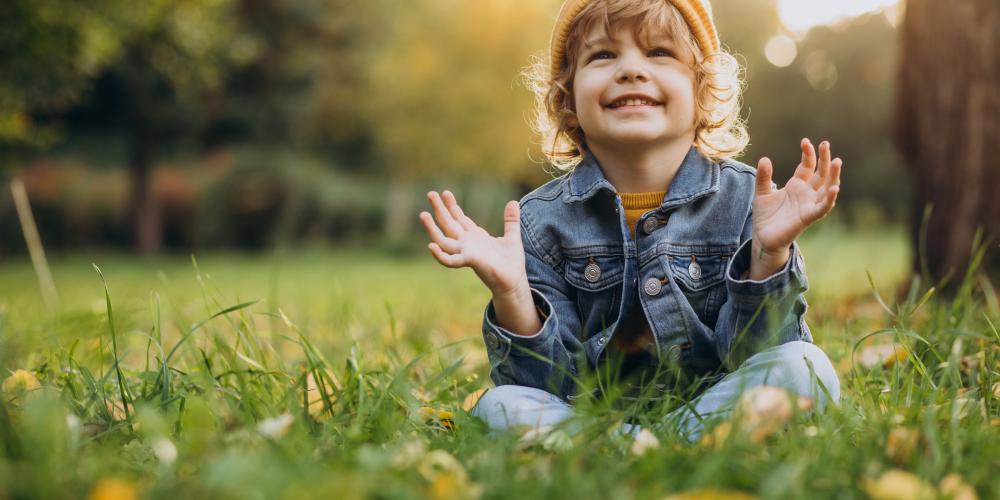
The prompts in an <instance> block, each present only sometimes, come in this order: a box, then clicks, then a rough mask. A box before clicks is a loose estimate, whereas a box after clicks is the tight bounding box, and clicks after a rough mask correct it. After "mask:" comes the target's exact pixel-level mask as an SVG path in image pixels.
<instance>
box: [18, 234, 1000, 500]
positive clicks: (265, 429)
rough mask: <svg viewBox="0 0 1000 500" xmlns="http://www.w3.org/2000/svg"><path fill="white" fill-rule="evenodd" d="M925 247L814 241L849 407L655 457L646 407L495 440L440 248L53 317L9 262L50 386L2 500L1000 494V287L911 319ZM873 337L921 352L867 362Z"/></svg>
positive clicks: (236, 258) (266, 265) (336, 260)
mask: <svg viewBox="0 0 1000 500" xmlns="http://www.w3.org/2000/svg"><path fill="white" fill-rule="evenodd" d="M902 238H903V236H902V233H899V232H896V231H887V232H884V233H879V234H856V233H850V232H847V231H837V230H833V229H831V230H827V231H824V232H820V233H817V234H815V235H811V236H810V238H809V239H806V240H804V241H803V242H802V246H803V248H804V251H805V253H806V258H807V267H808V271H809V277H810V282H811V285H812V288H811V290H810V292H809V298H810V302H811V308H810V311H809V320H810V325H811V326H812V329H813V332H814V336H815V337H816V340H817V343H818V344H820V345H821V346H822V347H823V348H824V349H825V350H827V352H828V353H830V355H831V357H833V358H834V361H835V363H837V364H838V367H839V368H840V369H841V370H842V374H841V377H842V383H843V388H844V394H843V398H844V399H843V401H842V404H841V405H840V406H839V407H838V408H835V409H832V410H830V411H828V412H826V413H824V414H822V415H814V414H800V415H797V416H796V417H794V420H793V422H792V423H791V424H790V425H788V426H787V427H786V428H785V429H784V430H783V431H782V432H779V433H778V434H776V435H773V436H770V437H769V438H767V439H766V440H764V441H762V442H751V441H750V440H747V439H744V438H743V437H741V434H740V433H731V434H729V436H728V437H726V438H725V439H721V440H719V441H718V442H717V443H715V444H714V445H711V446H707V445H704V444H698V443H696V444H689V443H685V442H682V441H681V440H679V438H677V437H676V436H673V435H672V434H670V433H662V434H658V435H657V437H658V438H659V443H660V445H659V448H658V449H656V450H655V451H653V452H651V453H647V454H645V455H642V456H635V455H634V454H632V453H631V452H630V446H631V444H632V443H631V442H630V441H628V440H626V439H623V438H621V437H618V436H615V435H613V434H611V433H608V432H606V431H607V429H611V428H614V426H615V422H617V421H619V420H621V419H622V418H623V416H624V413H623V411H622V410H613V409H609V408H607V407H605V406H602V405H596V406H595V407H594V408H588V409H586V410H582V413H584V414H585V415H583V419H584V420H583V421H584V422H586V423H587V426H586V430H585V431H584V432H583V433H582V434H580V435H576V436H567V435H560V434H555V435H551V436H549V438H548V439H545V440H541V441H537V442H533V441H525V440H523V439H522V438H521V437H520V436H518V435H516V434H510V435H490V434H489V433H488V432H486V430H485V429H484V428H483V426H482V424H481V423H479V422H478V421H477V420H476V419H474V418H472V417H470V416H469V415H467V414H466V413H465V412H463V411H462V410H461V405H462V401H463V399H464V398H465V397H466V396H467V395H468V394H470V393H472V392H473V391H475V390H478V389H481V388H483V387H487V386H488V385H489V383H488V377H487V371H486V366H485V354H484V352H483V351H484V348H483V347H482V341H481V339H480V336H479V323H480V320H481V314H482V306H483V305H484V303H485V301H486V300H487V299H488V295H487V293H486V291H485V290H484V289H482V287H481V286H480V285H479V284H478V282H477V281H476V278H475V276H474V275H473V274H472V273H471V272H468V271H464V272H453V271H449V270H446V269H444V268H441V267H439V266H437V265H436V264H434V262H433V261H432V259H430V257H429V256H426V255H420V256H413V257H399V256H391V255H387V254H382V253H379V252H366V251H361V250H344V251H334V252H324V251H320V250H309V251H300V252H295V253H290V254H287V255H277V256H263V257H262V256H251V255H241V254H211V255H205V256H199V257H198V259H197V263H196V264H195V263H193V262H192V260H191V259H190V258H188V257H165V258H158V259H153V260H141V259H136V258H132V257H127V256H121V255H111V254H92V255H87V254H73V255H65V256H56V257H55V258H53V274H54V276H55V279H56V282H57V285H58V287H59V292H60V298H61V306H60V308H59V310H58V311H57V312H55V313H52V314H48V313H46V312H45V309H44V307H43V305H42V302H41V299H40V296H39V294H38V291H37V286H36V285H35V281H34V274H33V272H32V270H31V267H30V264H29V263H28V262H27V261H26V260H14V261H7V262H3V263H0V370H2V375H3V376H4V377H6V376H7V375H8V374H9V373H11V372H12V371H13V370H15V369H19V368H22V369H26V370H29V371H30V372H32V374H33V375H34V376H36V377H37V379H38V380H39V381H40V388H38V389H36V390H32V391H29V392H27V393H22V392H19V391H16V390H10V391H7V392H5V393H4V394H3V399H2V401H3V402H2V405H0V498H5V497H10V498H21V497H42V498H61V497H77V496H82V495H86V494H88V493H89V492H93V493H110V492H111V491H110V489H112V488H113V487H115V486H116V485H117V486H118V487H120V488H124V489H125V490H130V491H134V492H136V493H138V494H140V495H145V496H150V497H170V498H174V497H177V496H180V497H212V498H284V497H288V498H297V497H302V496H308V497H328V498H329V497H332V498H353V497H357V498H371V497H376V498H422V497H434V498H469V497H475V496H477V495H478V496H481V497H482V498H521V497H531V498H535V497H555V498H604V497H613V498H650V497H653V498H659V497H662V496H664V495H666V494H668V493H673V492H683V491H690V490H700V489H703V488H708V487H711V488H717V489H724V490H733V491H742V492H747V493H750V494H754V495H758V496H760V497H763V498H787V497H808V498H833V497H836V498H865V497H866V495H867V494H866V491H871V489H870V487H869V488H868V489H866V484H870V482H871V481H874V480H876V479H878V478H879V477H882V474H883V473H884V472H885V471H888V470H892V469H902V470H906V471H909V472H912V473H913V474H914V475H915V476H916V477H919V478H922V480H924V481H925V482H927V483H929V484H931V485H934V486H935V487H936V486H937V485H938V484H939V483H940V481H941V480H942V479H943V478H944V477H946V476H947V475H949V474H953V473H954V474H959V475H960V476H961V478H962V480H963V481H964V482H965V483H967V484H969V485H971V486H972V487H974V488H975V489H976V490H977V491H978V494H979V497H980V498H995V497H996V496H997V495H1000V479H998V477H997V475H996V459H995V457H997V456H1000V435H998V434H1000V433H998V432H997V431H998V427H997V419H998V416H1000V410H998V408H1000V401H998V400H997V395H996V394H995V391H996V384H997V383H998V382H1000V374H998V371H1000V350H998V343H1000V334H998V333H997V331H996V328H995V326H997V325H1000V312H998V310H997V305H996V296H995V293H994V292H993V291H992V290H991V289H990V288H989V285H988V282H987V281H986V280H984V279H978V278H977V277H975V276H974V277H972V278H970V279H968V280H967V284H968V286H967V287H966V288H964V289H963V290H962V291H961V292H960V293H959V294H958V295H957V296H956V297H955V298H953V299H944V298H939V297H937V296H936V295H935V294H933V293H932V294H931V295H930V298H929V299H928V300H926V301H924V300H922V299H923V295H922V294H921V293H914V294H913V295H912V296H911V297H909V298H908V299H906V300H903V301H901V302H902V303H901V304H899V305H897V304H895V302H894V301H892V300H891V299H890V298H889V297H891V295H892V291H893V290H895V289H897V286H898V285H899V281H900V280H901V279H903V277H904V276H905V272H906V269H908V267H909V264H908V259H909V257H908V256H907V255H906V253H905V251H904V248H905V245H904V243H903V240H902ZM92 263H94V264H97V265H98V266H99V267H100V269H101V271H102V273H103V276H104V278H105V279H106V280H107V296H106V295H105V288H104V283H102V281H101V278H100V277H99V275H98V273H97V272H96V271H95V269H94V268H93V267H91V264H92ZM866 270H868V271H870V272H871V274H872V275H873V279H874V281H875V283H876V284H877V285H878V286H879V288H880V290H879V291H880V293H881V295H882V297H883V300H884V301H885V302H886V303H887V304H886V308H885V309H883V307H882V306H881V305H880V304H879V303H878V302H877V301H875V300H873V299H870V297H872V293H871V290H870V286H869V284H868V278H867V277H866ZM109 318H110V319H111V321H109ZM871 334H874V335H873V338H872V339H870V340H869V341H871V340H877V341H891V340H895V341H897V342H901V343H903V344H905V345H907V346H908V348H909V349H910V350H911V351H912V355H911V356H909V357H908V358H907V359H906V360H905V361H904V362H902V363H897V364H894V365H892V366H891V367H890V368H880V367H876V368H873V369H862V368H859V367H857V366H853V365H852V364H851V354H852V351H853V350H854V349H855V347H856V346H857V344H858V342H859V341H860V340H862V339H863V338H864V337H865V336H867V335H871ZM861 347H862V346H858V348H859V349H860V348H861ZM115 353H117V354H115ZM165 359H168V360H169V361H167V362H166V363H164V362H163V360H165ZM309 378H311V379H312V380H315V381H316V385H317V386H318V389H317V390H316V391H314V392H313V393H311V394H313V395H314V396H313V397H312V406H309V405H308V404H307V403H308V402H309V400H308V399H307V396H306V393H305V388H306V386H307V383H308V381H307V379H309ZM123 400H125V401H128V402H129V403H130V404H127V405H123V404H122V401H123ZM424 407H430V408H433V409H434V410H435V412H441V411H450V412H451V413H452V416H451V417H450V418H443V419H442V418H441V413H435V414H436V415H437V417H432V418H428V417H426V416H425V413H424V412H422V411H421V408H424ZM894 429H896V431H894ZM899 429H905V430H906V431H905V433H909V434H907V435H913V436H917V437H916V439H915V440H914V441H913V442H912V451H911V452H909V453H902V452H899V451H898V449H899V447H898V446H897V445H895V444H893V445H887V443H888V441H889V439H890V437H889V436H890V434H893V435H894V436H899V435H903V434H905V433H903V434H901V431H899ZM894 432H895V433H894ZM894 450H895V451H894Z"/></svg>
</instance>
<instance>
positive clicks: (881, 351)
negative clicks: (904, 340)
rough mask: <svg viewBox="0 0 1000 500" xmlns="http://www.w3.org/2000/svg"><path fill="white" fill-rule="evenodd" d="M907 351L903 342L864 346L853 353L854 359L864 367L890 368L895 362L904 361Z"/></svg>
mask: <svg viewBox="0 0 1000 500" xmlns="http://www.w3.org/2000/svg"><path fill="white" fill-rule="evenodd" d="M906 357H907V351H906V347H904V346H903V344H900V343H898V342H893V343H891V344H877V345H870V346H867V347H864V348H863V349H861V350H860V351H858V352H857V353H856V354H855V355H854V360H855V362H856V363H858V364H859V365H861V366H863V367H865V368H875V367H876V366H881V367H882V368H892V366H893V365H895V364H896V363H902V362H903V361H906Z"/></svg>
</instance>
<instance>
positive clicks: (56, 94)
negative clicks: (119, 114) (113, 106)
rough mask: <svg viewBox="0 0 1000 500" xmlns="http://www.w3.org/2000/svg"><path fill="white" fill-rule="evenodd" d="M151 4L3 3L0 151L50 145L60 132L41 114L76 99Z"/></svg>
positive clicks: (108, 0) (102, 0) (113, 0)
mask: <svg viewBox="0 0 1000 500" xmlns="http://www.w3.org/2000/svg"><path fill="white" fill-rule="evenodd" d="M151 10H152V6H151V4H149V3H146V2H142V3H138V4H135V5H132V2H129V1H127V0H93V1H89V2H77V1H74V0H49V1H45V2H37V1H33V0H6V1H4V2H2V3H0V148H2V149H0V151H3V152H5V153H6V154H7V155H8V156H9V155H10V154H11V153H12V152H14V151H24V150H26V149H29V148H33V147H44V146H48V145H51V144H52V143H53V142H54V141H55V140H56V139H57V138H58V136H59V130H58V128H57V127H54V126H50V125H49V124H47V123H44V121H43V122H42V123H39V121H38V120H37V116H36V115H38V114H46V113H51V112H58V111H60V110H63V109H66V108H68V107H69V106H71V105H72V104H73V103H74V102H76V101H77V100H78V99H79V98H80V97H81V95H82V94H83V92H84V91H86V90H87V89H88V88H89V85H90V83H91V80H92V78H94V77H95V76H96V75H97V74H98V73H99V72H100V71H101V70H102V69H103V68H104V67H105V66H106V65H107V64H108V63H110V62H111V61H113V60H114V59H115V58H116V57H118V55H119V53H120V51H121V47H122V41H123V40H124V39H125V38H127V37H128V36H130V34H131V33H132V32H134V31H135V30H137V29H138V28H139V27H140V26H141V25H142V24H143V22H144V20H145V19H146V17H147V16H148V15H149V13H150V11H151Z"/></svg>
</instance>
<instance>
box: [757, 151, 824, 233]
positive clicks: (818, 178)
mask: <svg viewBox="0 0 1000 500" xmlns="http://www.w3.org/2000/svg"><path fill="white" fill-rule="evenodd" d="M801 147H802V161H801V162H800V163H799V166H798V167H796V168H795V173H794V174H793V175H792V178H791V179H789V180H788V182H787V183H786V184H785V186H784V187H782V188H781V189H774V188H773V186H772V182H771V177H772V175H773V172H774V168H773V166H772V165H771V160H770V159H768V158H761V160H760V162H759V163H758V165H757V187H756V194H755V195H754V200H753V232H754V238H755V239H756V240H757V241H758V243H759V244H760V245H761V246H762V248H763V249H764V250H765V251H776V250H780V249H782V248H787V247H788V246H789V245H791V244H792V242H793V241H795V239H796V238H797V237H798V236H799V235H800V234H802V232H803V231H805V229H806V228H807V227H809V225H811V224H812V223H813V222H816V221H817V220H819V219H822V218H823V217H824V216H825V215H826V214H828V213H830V210H832V209H833V206H834V204H835V203H836V201H837V194H838V193H839V192H840V170H841V167H842V166H843V162H842V161H841V160H840V158H836V159H833V160H831V159H830V144H829V143H828V142H826V141H824V142H823V143H821V144H820V147H819V160H818V162H817V158H816V150H815V148H813V145H812V143H811V142H809V139H802V143H801Z"/></svg>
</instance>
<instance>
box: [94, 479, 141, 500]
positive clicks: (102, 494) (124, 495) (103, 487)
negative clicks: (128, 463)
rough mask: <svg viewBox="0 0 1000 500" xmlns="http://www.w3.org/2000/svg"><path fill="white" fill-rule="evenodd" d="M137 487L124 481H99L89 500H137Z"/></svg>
mask: <svg viewBox="0 0 1000 500" xmlns="http://www.w3.org/2000/svg"><path fill="white" fill-rule="evenodd" d="M137 497H138V495H137V494H136V491H135V485H133V484H132V483H131V482H129V481H126V480H124V479H117V478H106V479H101V480H100V481H97V484H95V485H94V488H93V489H92V490H90V495H89V496H88V497H87V498H88V499H89V500H135V499H136V498H137Z"/></svg>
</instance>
